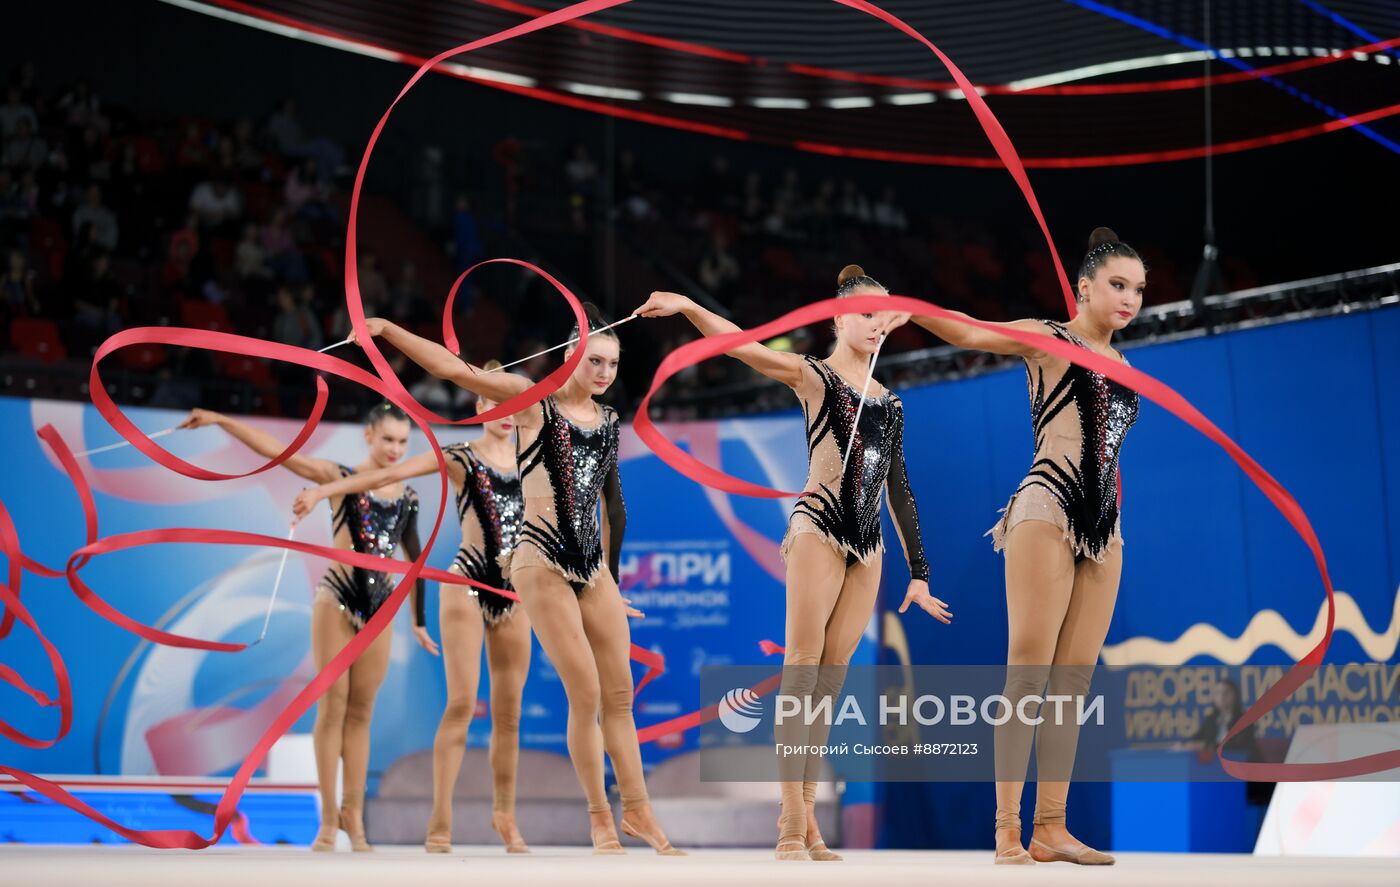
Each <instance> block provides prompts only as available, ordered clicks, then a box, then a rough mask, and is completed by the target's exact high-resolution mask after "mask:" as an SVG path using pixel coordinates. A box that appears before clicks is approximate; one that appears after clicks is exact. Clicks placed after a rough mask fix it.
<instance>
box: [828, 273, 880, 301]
mask: <svg viewBox="0 0 1400 887" xmlns="http://www.w3.org/2000/svg"><path fill="white" fill-rule="evenodd" d="M863 286H873V287H877V288H879V289H884V288H885V287H884V285H883V284H881V283H880V281H878V280H876V279H875V278H873V277H871V276H870V275H868V274H857V275H856V276H855V277H852V278H850V279H849V280H847V281H846V282H845V283H843V284H841V285H840V286H838V287H837V288H836V298H838V299H840V298H842V297H844V296H848V295H850V294H851V293H852V292H854V291H855V290H857V289H859V288H860V287H863Z"/></svg>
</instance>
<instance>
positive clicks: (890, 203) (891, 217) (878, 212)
mask: <svg viewBox="0 0 1400 887" xmlns="http://www.w3.org/2000/svg"><path fill="white" fill-rule="evenodd" d="M872 216H873V218H874V220H875V224H876V225H878V226H879V227H881V228H885V229H888V230H891V231H904V230H906V229H908V227H909V219H908V217H907V216H905V215H904V210H902V209H900V207H899V204H898V203H897V202H896V201H895V196H894V188H892V187H886V188H885V190H884V192H883V193H882V194H881V195H880V199H879V200H878V201H876V203H875V206H874V208H873V210H872Z"/></svg>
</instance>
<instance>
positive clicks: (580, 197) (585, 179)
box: [564, 142, 598, 231]
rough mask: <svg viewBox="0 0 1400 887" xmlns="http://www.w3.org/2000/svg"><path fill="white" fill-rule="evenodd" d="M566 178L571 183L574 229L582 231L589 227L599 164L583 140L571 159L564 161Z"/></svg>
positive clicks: (570, 156)
mask: <svg viewBox="0 0 1400 887" xmlns="http://www.w3.org/2000/svg"><path fill="white" fill-rule="evenodd" d="M564 178H565V179H566V180H567V181H568V185H569V214H570V217H571V218H572V219H573V223H574V230H576V231H582V230H583V229H585V228H586V227H588V218H589V215H590V213H591V211H592V207H593V199H594V197H595V196H596V193H597V184H598V164H596V163H594V162H593V157H592V155H591V154H589V153H588V146H587V145H585V144H584V143H583V142H578V143H577V144H575V145H574V147H573V151H572V152H571V153H570V155H569V159H568V160H567V161H566V162H565V163H564Z"/></svg>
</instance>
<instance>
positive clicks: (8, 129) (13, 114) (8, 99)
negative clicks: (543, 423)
mask: <svg viewBox="0 0 1400 887" xmlns="http://www.w3.org/2000/svg"><path fill="white" fill-rule="evenodd" d="M21 121H23V122H27V123H28V124H29V131H30V132H38V131H39V118H38V117H36V116H34V109H33V108H32V107H30V106H29V105H28V104H27V103H26V102H25V101H24V98H23V92H22V91H21V89H20V87H18V86H11V87H10V88H9V89H7V90H5V104H3V105H0V137H3V138H4V139H6V140H8V139H10V138H11V137H12V136H13V135H14V134H15V133H16V132H18V131H19V124H20V123H21Z"/></svg>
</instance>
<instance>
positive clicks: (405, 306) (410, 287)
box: [390, 261, 440, 323]
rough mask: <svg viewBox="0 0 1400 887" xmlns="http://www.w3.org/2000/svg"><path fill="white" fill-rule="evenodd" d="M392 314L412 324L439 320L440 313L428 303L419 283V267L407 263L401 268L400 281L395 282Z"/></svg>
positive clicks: (391, 304)
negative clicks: (404, 318)
mask: <svg viewBox="0 0 1400 887" xmlns="http://www.w3.org/2000/svg"><path fill="white" fill-rule="evenodd" d="M390 313H392V314H394V315H396V316H400V317H406V318H408V320H409V322H410V323H432V322H433V321H435V320H439V319H440V317H439V316H438V313H437V312H436V311H434V310H433V306H432V305H431V304H429V302H428V296H427V294H426V293H424V292H423V286H422V284H420V283H419V282H418V266H417V265H415V264H413V263H412V262H409V261H405V262H404V263H403V265H402V266H401V267H400V268H399V279H398V280H396V281H395V282H394V288H393V297H392V299H391V301H390Z"/></svg>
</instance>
